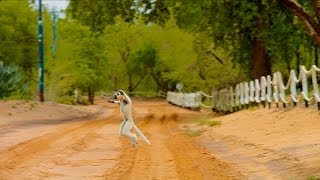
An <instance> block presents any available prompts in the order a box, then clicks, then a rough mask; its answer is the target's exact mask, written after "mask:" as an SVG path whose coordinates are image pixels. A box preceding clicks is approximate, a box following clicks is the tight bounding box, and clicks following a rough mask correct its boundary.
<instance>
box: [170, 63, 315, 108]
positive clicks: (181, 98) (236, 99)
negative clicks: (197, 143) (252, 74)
mask: <svg viewBox="0 0 320 180" xmlns="http://www.w3.org/2000/svg"><path fill="white" fill-rule="evenodd" d="M318 72H320V69H319V68H318V67H317V66H315V65H313V66H312V67H311V69H310V70H307V69H306V67H305V66H300V67H299V75H298V76H297V75H296V72H295V70H291V71H290V75H289V78H288V81H287V83H286V84H284V83H283V77H282V74H281V72H275V73H273V75H272V76H271V75H268V76H262V77H261V78H260V79H255V80H252V81H245V82H241V83H239V84H237V85H235V86H234V87H233V86H231V87H228V88H225V89H222V90H220V91H212V92H211V95H208V94H206V93H204V92H202V91H199V92H196V93H176V92H168V93H167V100H168V101H169V102H171V103H173V104H176V105H179V106H182V107H205V108H212V109H215V110H218V111H231V112H233V111H236V110H238V109H240V108H241V107H244V106H249V105H250V104H257V103H262V104H263V105H264V106H266V104H268V106H269V107H271V104H272V103H275V104H276V105H277V106H279V103H282V104H283V107H287V106H288V105H289V104H290V103H292V104H293V105H294V106H295V105H297V103H299V102H301V101H304V103H305V106H306V107H308V106H309V104H310V103H312V102H315V103H317V105H318V109H319V110H320V94H319V86H318V77H317V73H318ZM309 82H310V83H309ZM300 85H301V88H300ZM309 86H312V91H310V89H311V88H309ZM299 88H300V89H301V90H299ZM287 93H288V94H287ZM204 99H210V101H211V104H210V105H205V104H204V103H203V100H204Z"/></svg>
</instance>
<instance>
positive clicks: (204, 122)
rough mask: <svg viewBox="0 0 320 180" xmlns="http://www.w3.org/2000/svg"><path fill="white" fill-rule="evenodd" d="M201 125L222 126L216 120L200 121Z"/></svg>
mask: <svg viewBox="0 0 320 180" xmlns="http://www.w3.org/2000/svg"><path fill="white" fill-rule="evenodd" d="M198 122H199V125H207V126H211V127H212V126H219V125H221V121H217V120H215V119H204V118H203V119H199V120H198Z"/></svg>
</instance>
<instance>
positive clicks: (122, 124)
mask: <svg viewBox="0 0 320 180" xmlns="http://www.w3.org/2000/svg"><path fill="white" fill-rule="evenodd" d="M125 124H126V120H123V121H122V123H121V125H120V129H119V135H122V131H123V127H124V125H125Z"/></svg>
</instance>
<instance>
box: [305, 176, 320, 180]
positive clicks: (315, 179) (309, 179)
mask: <svg viewBox="0 0 320 180" xmlns="http://www.w3.org/2000/svg"><path fill="white" fill-rule="evenodd" d="M307 180H320V178H319V177H316V176H309V177H308V178H307Z"/></svg>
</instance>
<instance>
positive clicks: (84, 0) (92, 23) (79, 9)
mask: <svg viewBox="0 0 320 180" xmlns="http://www.w3.org/2000/svg"><path fill="white" fill-rule="evenodd" d="M132 5H133V1H132V0H121V1H115V0H97V1H95V2H94V3H93V2H92V1H91V0H70V3H69V6H68V9H67V12H68V15H69V16H71V18H73V19H76V20H78V21H79V22H80V23H82V24H83V25H86V26H88V27H90V29H91V30H92V31H93V32H94V33H98V34H101V33H103V31H104V29H105V27H106V25H108V24H114V23H115V17H116V16H120V17H121V18H122V19H124V20H125V22H132V21H133V18H134V13H135V10H134V9H132V8H130V7H131V6H132Z"/></svg>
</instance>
